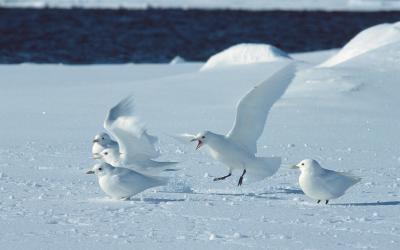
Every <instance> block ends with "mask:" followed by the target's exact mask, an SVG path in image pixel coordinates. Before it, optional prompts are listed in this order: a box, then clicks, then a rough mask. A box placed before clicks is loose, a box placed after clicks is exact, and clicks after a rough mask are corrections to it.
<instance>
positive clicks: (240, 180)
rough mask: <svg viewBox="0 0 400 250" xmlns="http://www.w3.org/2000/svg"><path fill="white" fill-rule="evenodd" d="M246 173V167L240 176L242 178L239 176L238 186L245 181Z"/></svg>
mask: <svg viewBox="0 0 400 250" xmlns="http://www.w3.org/2000/svg"><path fill="white" fill-rule="evenodd" d="M245 174H246V169H245V170H243V173H242V175H241V176H240V178H239V183H238V186H241V185H242V182H243V176H244V175H245Z"/></svg>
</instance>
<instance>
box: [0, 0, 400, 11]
mask: <svg viewBox="0 0 400 250" xmlns="http://www.w3.org/2000/svg"><path fill="white" fill-rule="evenodd" d="M0 6H4V7H34V8H44V7H57V8H72V7H83V8H121V7H122V8H134V9H138V8H140V9H145V8H149V7H157V8H207V9H246V10H277V9H280V10H328V11H334V10H340V11H377V10H400V0H296V1H294V0H269V1H265V0H246V1H243V0H218V1H215V0H190V1H188V0H112V1H110V0H0Z"/></svg>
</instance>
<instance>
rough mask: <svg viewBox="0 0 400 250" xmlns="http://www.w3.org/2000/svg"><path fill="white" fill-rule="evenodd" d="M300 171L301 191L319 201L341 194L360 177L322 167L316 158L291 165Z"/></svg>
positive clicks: (326, 202) (326, 201) (327, 200)
mask: <svg viewBox="0 0 400 250" xmlns="http://www.w3.org/2000/svg"><path fill="white" fill-rule="evenodd" d="M292 168H298V169H300V171H301V174H300V177H299V184H300V187H301V189H302V190H303V192H304V193H305V194H306V195H307V196H309V197H310V198H312V199H315V200H317V203H320V202H321V200H325V204H328V202H329V200H331V199H335V198H338V197H340V196H342V195H343V194H344V193H345V192H346V190H347V189H348V188H350V187H351V186H353V185H354V184H356V183H358V182H359V181H360V180H361V178H359V177H356V176H353V175H351V174H349V173H343V172H335V171H333V170H329V169H325V168H322V167H321V166H320V165H319V163H318V162H317V161H316V160H312V159H305V160H302V161H301V162H300V163H299V164H297V165H294V166H292Z"/></svg>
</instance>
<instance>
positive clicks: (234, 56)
mask: <svg viewBox="0 0 400 250" xmlns="http://www.w3.org/2000/svg"><path fill="white" fill-rule="evenodd" d="M282 59H290V56H289V55H288V54H287V53H286V52H284V51H282V50H280V49H278V48H276V47H274V46H272V45H269V44H254V43H242V44H237V45H234V46H231V47H229V48H227V49H225V50H223V51H221V52H219V53H217V54H215V55H213V56H211V57H210V58H209V59H208V60H207V62H206V63H205V64H204V65H203V67H201V69H200V70H209V69H215V68H223V67H227V66H232V65H241V64H253V63H261V62H274V61H278V60H282Z"/></svg>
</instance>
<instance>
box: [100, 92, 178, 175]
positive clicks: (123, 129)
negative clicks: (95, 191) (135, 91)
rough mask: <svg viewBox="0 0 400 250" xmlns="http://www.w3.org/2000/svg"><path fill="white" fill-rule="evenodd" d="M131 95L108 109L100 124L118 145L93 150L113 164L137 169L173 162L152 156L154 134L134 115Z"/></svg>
mask: <svg viewBox="0 0 400 250" xmlns="http://www.w3.org/2000/svg"><path fill="white" fill-rule="evenodd" d="M133 110H134V107H133V98H132V97H127V98H125V99H123V100H122V101H121V102H119V103H118V104H117V105H116V106H114V107H113V108H111V109H110V111H109V112H108V114H107V117H106V120H105V121H104V128H105V129H106V130H107V131H109V132H110V134H111V135H112V136H113V137H114V138H116V140H117V142H118V146H119V147H108V148H105V149H103V150H102V151H101V152H100V153H98V154H95V155H94V158H95V159H100V160H102V161H104V162H106V163H108V164H110V165H113V166H114V167H127V168H132V169H134V170H136V171H140V172H147V173H149V172H159V171H162V170H165V169H168V168H170V167H172V166H173V165H176V164H177V162H159V161H155V160H153V159H154V158H157V157H159V156H160V152H159V151H158V150H157V149H156V148H155V143H156V142H157V141H158V138H157V137H155V136H152V135H149V134H148V133H147V131H146V129H145V128H144V126H143V124H141V122H140V121H139V119H138V117H137V116H135V115H134V112H133Z"/></svg>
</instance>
